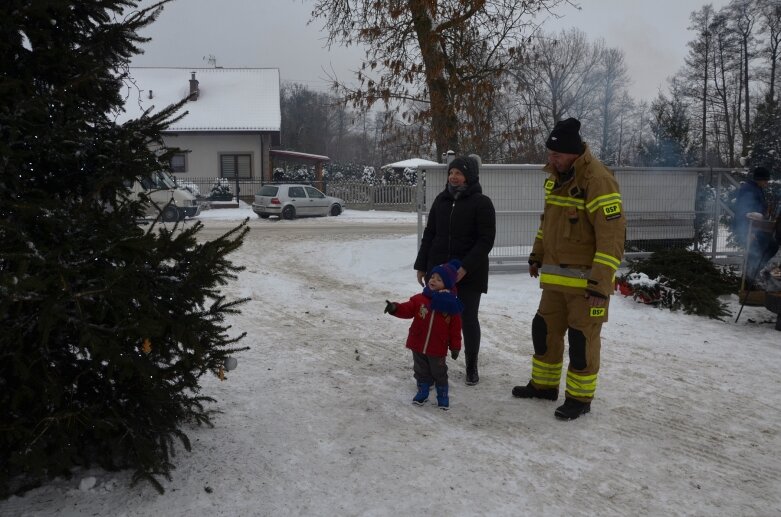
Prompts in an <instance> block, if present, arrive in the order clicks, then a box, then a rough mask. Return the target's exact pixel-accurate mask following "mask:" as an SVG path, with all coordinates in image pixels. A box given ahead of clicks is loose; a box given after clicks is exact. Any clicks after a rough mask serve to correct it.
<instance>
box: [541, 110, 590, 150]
mask: <svg viewBox="0 0 781 517" xmlns="http://www.w3.org/2000/svg"><path fill="white" fill-rule="evenodd" d="M579 131H580V121H579V120H578V119H576V118H568V119H567V120H559V121H558V122H556V125H555V126H553V131H551V132H550V136H549V137H548V141H547V142H545V147H547V148H548V149H550V150H551V151H556V152H558V153H566V154H583V140H581V138H580V132H579Z"/></svg>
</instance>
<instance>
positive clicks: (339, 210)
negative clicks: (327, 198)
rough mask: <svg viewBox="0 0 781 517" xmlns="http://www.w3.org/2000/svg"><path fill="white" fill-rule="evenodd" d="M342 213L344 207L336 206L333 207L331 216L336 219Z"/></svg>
mask: <svg viewBox="0 0 781 517" xmlns="http://www.w3.org/2000/svg"><path fill="white" fill-rule="evenodd" d="M341 213H342V207H341V206H339V205H334V206H332V207H331V215H332V216H334V217H336V216H337V215H339V214H341Z"/></svg>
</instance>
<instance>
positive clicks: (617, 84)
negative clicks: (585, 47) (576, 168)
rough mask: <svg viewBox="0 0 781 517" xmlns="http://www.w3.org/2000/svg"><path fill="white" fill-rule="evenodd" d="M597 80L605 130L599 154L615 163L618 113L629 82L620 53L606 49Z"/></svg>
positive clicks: (617, 147) (618, 145) (599, 109)
mask: <svg viewBox="0 0 781 517" xmlns="http://www.w3.org/2000/svg"><path fill="white" fill-rule="evenodd" d="M598 79H599V94H600V96H601V99H600V102H599V106H598V108H597V113H598V114H599V125H600V126H601V128H602V135H601V136H602V138H601V139H600V147H599V155H600V157H601V158H602V160H603V161H605V162H606V163H608V164H614V163H616V162H617V160H618V154H620V151H619V148H620V143H619V142H618V140H620V137H619V132H620V130H619V128H618V125H619V119H618V113H619V110H620V108H621V100H622V98H623V97H624V94H625V93H626V87H627V85H628V83H629V76H628V74H627V68H626V64H625V63H624V53H623V52H622V51H621V50H619V49H615V48H606V49H604V51H603V52H602V58H601V67H600V72H599V76H598Z"/></svg>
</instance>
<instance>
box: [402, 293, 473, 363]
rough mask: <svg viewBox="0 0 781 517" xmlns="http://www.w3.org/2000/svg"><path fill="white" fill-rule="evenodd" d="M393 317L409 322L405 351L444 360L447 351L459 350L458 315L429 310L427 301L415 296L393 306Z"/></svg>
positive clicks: (459, 316) (459, 318) (422, 297)
mask: <svg viewBox="0 0 781 517" xmlns="http://www.w3.org/2000/svg"><path fill="white" fill-rule="evenodd" d="M393 316H396V317H397V318H401V319H406V320H408V319H412V325H410V327H409V336H408V337H407V348H409V349H410V350H412V351H414V352H420V353H422V354H425V355H428V356H432V357H444V356H446V355H447V350H448V348H449V349H450V350H461V315H460V314H445V313H443V312H439V311H434V310H431V298H429V297H428V296H426V295H424V294H423V293H418V294H416V295H415V296H413V297H412V298H410V299H409V301H407V302H404V303H399V304H396V311H395V312H394V313H393Z"/></svg>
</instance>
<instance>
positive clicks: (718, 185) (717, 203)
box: [710, 167, 723, 262]
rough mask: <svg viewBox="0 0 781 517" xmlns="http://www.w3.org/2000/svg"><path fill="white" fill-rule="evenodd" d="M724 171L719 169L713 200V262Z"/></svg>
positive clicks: (711, 254) (711, 257)
mask: <svg viewBox="0 0 781 517" xmlns="http://www.w3.org/2000/svg"><path fill="white" fill-rule="evenodd" d="M722 174H723V172H721V171H719V176H718V179H717V180H716V194H715V195H714V198H715V199H714V200H713V243H712V245H711V253H710V259H711V262H713V261H715V260H716V250H717V249H718V243H719V212H721V208H720V207H721V175H722ZM712 177H713V167H711V178H712Z"/></svg>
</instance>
